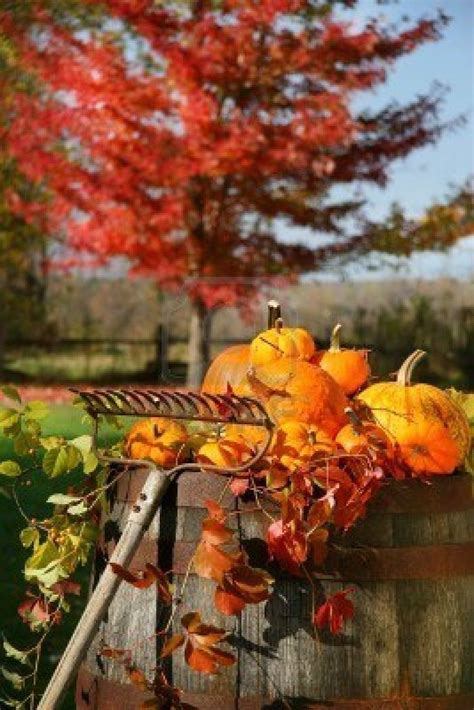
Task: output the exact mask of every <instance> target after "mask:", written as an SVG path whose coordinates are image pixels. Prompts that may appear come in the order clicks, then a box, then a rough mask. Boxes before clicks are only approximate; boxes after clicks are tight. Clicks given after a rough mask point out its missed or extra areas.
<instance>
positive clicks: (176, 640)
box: [160, 634, 184, 658]
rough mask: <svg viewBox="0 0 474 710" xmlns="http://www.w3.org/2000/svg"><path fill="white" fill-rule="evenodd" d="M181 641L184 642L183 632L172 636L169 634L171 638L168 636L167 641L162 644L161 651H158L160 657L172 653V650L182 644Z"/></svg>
mask: <svg viewBox="0 0 474 710" xmlns="http://www.w3.org/2000/svg"><path fill="white" fill-rule="evenodd" d="M183 643H184V636H183V634H174V636H171V638H169V639H168V641H167V642H166V643H165V645H164V646H163V648H162V650H161V653H160V658H166V657H167V656H170V655H171V654H172V653H174V651H176V649H177V648H179V647H180V646H182V645H183Z"/></svg>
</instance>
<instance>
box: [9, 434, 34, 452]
mask: <svg viewBox="0 0 474 710" xmlns="http://www.w3.org/2000/svg"><path fill="white" fill-rule="evenodd" d="M36 441H37V439H36V438H35V437H34V436H31V434H28V432H25V431H20V433H19V434H17V436H15V439H14V442H13V448H14V449H15V453H16V454H18V456H26V455H27V454H30V453H31V451H32V449H34V448H35V447H36Z"/></svg>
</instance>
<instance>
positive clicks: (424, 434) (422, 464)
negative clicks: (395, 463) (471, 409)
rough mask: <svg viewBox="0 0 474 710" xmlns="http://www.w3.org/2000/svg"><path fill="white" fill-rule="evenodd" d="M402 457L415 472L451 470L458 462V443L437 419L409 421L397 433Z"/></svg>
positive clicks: (443, 471) (447, 471)
mask: <svg viewBox="0 0 474 710" xmlns="http://www.w3.org/2000/svg"><path fill="white" fill-rule="evenodd" d="M397 439H398V446H399V452H400V458H401V459H402V461H403V462H404V463H405V464H406V465H407V466H408V467H409V468H410V469H411V470H412V471H414V472H415V473H420V474H429V473H430V474H434V473H437V474H449V473H452V472H453V471H454V469H455V468H456V466H458V465H459V462H460V457H459V446H458V444H457V443H456V442H455V441H454V440H453V438H452V436H451V434H450V433H449V431H448V430H447V428H446V427H445V426H443V425H442V424H440V423H438V422H436V421H432V420H431V421H429V420H428V421H419V422H415V423H414V424H407V425H405V427H404V428H401V429H400V430H399V431H398V434H397Z"/></svg>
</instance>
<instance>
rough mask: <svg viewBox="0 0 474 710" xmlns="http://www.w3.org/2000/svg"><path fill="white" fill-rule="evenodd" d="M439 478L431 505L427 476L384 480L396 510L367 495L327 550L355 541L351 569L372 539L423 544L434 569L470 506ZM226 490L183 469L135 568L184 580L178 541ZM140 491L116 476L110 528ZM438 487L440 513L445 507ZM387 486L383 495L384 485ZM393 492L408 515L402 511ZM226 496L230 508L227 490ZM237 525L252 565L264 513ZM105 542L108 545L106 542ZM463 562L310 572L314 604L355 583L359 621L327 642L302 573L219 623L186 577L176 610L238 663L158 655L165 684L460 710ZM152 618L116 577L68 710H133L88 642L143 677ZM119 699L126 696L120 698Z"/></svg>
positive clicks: (472, 692) (209, 599)
mask: <svg viewBox="0 0 474 710" xmlns="http://www.w3.org/2000/svg"><path fill="white" fill-rule="evenodd" d="M134 475H135V476H137V474H134ZM451 482H452V486H453V490H454V488H455V487H456V486H457V487H459V486H461V487H463V486H465V488H464V490H465V491H466V492H467V493H469V491H470V490H471V487H470V484H469V483H468V479H463V481H460V480H459V477H453V478H452V479H451ZM449 483H450V481H449V479H443V480H441V479H440V481H439V482H438V481H434V482H433V484H432V485H433V486H438V485H439V486H440V487H441V488H440V490H441V491H442V492H441V493H440V491H437V492H436V493H433V491H431V492H430V495H428V496H427V499H429V500H430V501H431V503H430V504H429V505H431V506H432V507H433V510H434V511H435V512H422V511H421V510H420V500H422V494H423V489H422V488H420V486H423V485H424V484H419V483H418V482H413V483H410V484H407V483H403V484H402V486H403V487H404V488H406V487H407V486H408V490H407V491H402V495H401V496H400V489H399V488H397V486H398V485H399V484H397V483H394V484H393V491H392V492H393V496H394V500H395V502H394V503H393V505H391V504H390V505H386V506H385V508H384V507H383V506H382V505H381V504H380V503H377V504H376V505H375V506H373V509H372V511H371V512H369V514H368V516H367V517H366V519H365V520H363V521H361V522H360V523H359V524H358V525H356V526H355V527H354V529H353V530H351V531H350V532H349V533H347V534H346V535H344V536H342V537H341V538H339V539H338V540H337V545H339V546H342V547H344V546H346V547H349V548H351V549H352V550H354V549H356V550H357V549H360V550H361V552H362V553H363V554H361V558H360V559H361V562H360V564H361V569H362V568H363V566H364V564H365V563H364V554H365V553H366V552H370V550H371V548H372V547H376V548H378V554H380V555H383V550H384V548H387V554H388V550H389V549H390V548H392V549H395V550H401V551H403V550H407V551H410V550H412V549H413V548H423V549H424V548H426V559H427V560H431V562H430V564H431V563H432V564H431V568H432V569H436V564H434V562H433V560H434V558H435V556H436V555H435V553H436V548H438V553H436V554H439V549H440V548H441V549H442V551H444V552H445V551H446V546H447V545H448V546H451V547H450V548H447V549H452V550H455V549H457V548H458V546H459V545H466V544H467V543H469V542H471V541H472V540H473V539H474V515H473V508H472V497H471V505H470V506H469V505H468V503H467V502H466V500H465V499H464V498H463V497H462V496H458V505H457V506H456V505H454V504H453V502H452V501H451V500H450V498H449V491H450V485H449ZM223 485H224V481H223V480H221V479H218V478H216V477H210V476H208V475H206V474H185V475H184V476H183V477H182V479H181V480H180V482H179V484H178V486H177V488H174V489H172V490H170V491H169V492H168V494H167V497H166V499H165V505H164V507H163V508H162V510H161V511H160V513H159V514H158V515H157V516H156V518H155V520H154V521H153V525H152V528H151V529H150V530H149V532H148V533H147V539H146V540H145V541H144V543H143V545H142V546H141V547H140V549H139V550H138V552H137V555H136V557H135V559H134V562H133V563H132V565H133V564H135V565H136V566H137V567H142V566H143V564H144V562H145V561H149V562H154V563H157V562H159V563H160V564H161V566H165V567H166V566H168V567H170V568H171V567H172V568H173V569H177V570H179V572H180V573H179V574H176V575H175V576H174V580H173V581H174V582H175V584H177V585H180V583H181V582H182V579H183V572H184V569H185V566H186V554H189V552H188V553H187V552H186V550H188V551H189V550H191V549H192V547H193V544H194V543H195V542H196V540H197V539H198V538H199V535H200V531H201V521H202V519H203V517H204V516H205V515H206V511H205V509H204V501H205V500H206V499H207V498H209V497H214V498H215V497H217V496H218V495H219V491H220V490H221V489H222V487H223ZM139 486H140V480H139V478H135V479H134V480H129V481H128V483H126V481H125V479H123V480H122V483H121V488H120V490H119V492H118V498H117V501H116V503H115V506H114V508H113V512H112V519H113V522H111V523H109V533H110V530H112V529H113V527H114V525H117V526H118V527H120V522H121V520H122V518H123V517H124V516H125V514H126V510H127V508H128V506H129V505H130V501H133V500H134V494H135V491H136V490H138V488H139ZM410 486H411V487H412V490H413V498H417V499H418V503H417V504H416V505H415V506H413V505H410V495H409V487H410ZM126 488H127V490H126ZM443 492H444V494H445V495H446V501H447V504H446V508H447V509H448V512H443V511H442V507H443V506H442V498H443ZM383 495H384V496H385V498H386V501H387V500H388V501H389V500H390V487H389V488H388V489H387V490H386V491H384V494H383ZM454 497H455V496H454ZM403 499H405V500H406V510H408V511H409V512H403V511H404V507H403ZM224 502H225V503H227V504H229V505H233V504H234V503H233V499H231V498H227V499H226V500H225V501H224ZM428 507H429V506H428ZM456 508H457V509H456ZM234 524H235V525H236V526H237V528H236V530H237V533H238V535H239V537H240V539H241V541H242V544H243V545H244V546H245V547H246V549H247V551H248V553H249V555H250V558H251V561H253V562H254V563H259V562H260V561H261V555H262V549H263V547H264V546H263V545H262V543H261V542H259V541H261V539H262V537H263V535H264V532H265V526H266V525H267V524H268V523H267V521H266V520H265V518H264V516H261V515H260V514H259V513H252V512H247V513H245V514H244V515H242V516H240V522H239V523H237V517H236V516H235V518H234ZM106 532H107V531H106ZM175 541H176V543H175ZM107 547H108V549H109V550H111V549H112V548H113V540H109V542H108V543H107ZM390 554H392V553H390ZM443 554H444V553H443ZM401 559H402V556H401ZM443 560H444V562H443ZM435 561H436V560H435ZM448 562H449V560H448ZM439 564H441V565H443V564H444V565H445V567H446V559H445V557H443V556H441V557H440V560H439ZM425 567H426V569H429V568H430V565H428V564H425ZM465 568H466V570H467V572H466V573H462V574H460V571H459V568H458V567H456V566H455V567H454V568H453V567H452V565H447V568H446V569H441V568H439V571H440V574H439V577H438V576H437V577H436V578H424V579H411V578H408V579H407V578H405V577H407V576H408V577H410V574H411V575H412V576H413V572H412V573H410V571H409V570H405V571H404V569H403V568H402V567H401V563H400V569H399V571H398V573H397V578H396V579H377V578H371V579H370V580H366V581H360V580H359V581H356V582H355V581H353V580H352V579H336V577H335V576H333V577H328V578H327V579H321V580H318V582H317V593H318V595H319V596H320V599H321V600H322V599H323V598H324V594H331V593H333V592H335V591H338V590H340V589H342V588H344V587H347V586H351V587H354V601H355V605H356V615H355V619H354V621H353V622H352V623H350V624H349V625H348V626H347V629H346V630H345V632H344V633H343V634H341V635H340V636H337V637H333V636H331V635H330V634H329V633H328V632H326V631H323V632H318V633H316V634H315V632H314V629H313V627H312V625H311V620H310V615H311V592H310V589H309V588H308V586H307V584H306V583H305V582H304V581H303V580H298V579H294V578H288V577H285V576H284V575H282V574H278V573H277V583H276V586H275V592H274V594H273V595H272V597H271V598H270V600H269V601H268V602H267V603H266V604H259V605H249V606H247V607H246V609H245V611H244V612H243V613H242V615H241V617H240V618H234V617H231V618H227V617H223V616H222V615H221V614H219V613H218V612H217V611H216V610H215V608H214V604H213V594H212V591H213V587H214V585H213V584H212V583H211V582H208V581H206V580H202V579H200V578H198V577H196V576H195V575H191V576H190V577H189V580H188V584H187V587H186V594H185V600H184V604H183V608H182V612H181V613H185V612H187V611H189V610H192V609H197V610H199V611H200V612H201V613H202V616H203V618H205V620H206V621H209V622H213V623H217V624H218V625H221V626H224V627H225V628H227V629H228V630H229V631H230V632H231V634H232V636H231V639H230V640H231V643H232V646H233V647H234V648H235V649H237V651H236V652H237V656H238V663H237V664H236V665H235V666H234V667H232V668H229V669H226V670H224V671H223V672H222V673H221V674H220V675H219V676H217V677H209V676H204V675H201V674H197V673H194V672H193V671H191V670H190V669H189V668H188V667H187V666H186V665H185V664H184V662H183V660H182V655H181V652H179V651H178V652H177V653H176V654H175V655H174V656H173V658H172V659H170V661H169V663H168V666H169V668H168V670H169V671H170V674H171V679H172V682H173V684H175V685H177V686H178V687H181V688H183V689H184V690H185V691H186V695H185V699H187V700H188V701H189V702H193V703H194V704H195V705H197V706H198V707H199V708H205V710H212V708H216V710H217V708H218V709H219V710H227V708H229V710H230V709H231V708H232V709H235V708H237V707H238V708H240V709H241V710H242V709H244V708H249V710H250V708H263V707H270V706H271V707H274V708H277V707H285V705H284V704H281V703H282V702H283V700H282V699H283V698H284V699H285V702H287V703H290V706H291V707H305V708H306V707H307V708H311V707H313V708H318V707H321V708H322V707H333V708H340V710H343V709H344V710H350V709H351V708H354V709H355V708H359V707H360V708H361V710H363V708H366V710H385V709H387V710H392V708H393V710H395V708H396V709H397V710H398V709H401V708H403V709H405V708H410V710H412V708H413V710H425V708H426V710H430V708H433V710H448V709H451V710H470V708H471V707H474V673H473V669H474V648H473V646H474V644H473V639H474V614H473V613H472V612H473V611H474V585H473V577H472V576H471V575H470V573H469V571H470V570H472V563H471V562H470V561H468V562H466V564H465ZM381 569H382V567H381ZM356 576H357V575H356ZM162 613H163V610H162V608H161V607H160V605H159V603H157V600H156V594H155V592H154V591H153V590H147V591H145V592H143V591H140V590H136V589H134V588H132V587H129V586H127V585H122V586H121V588H120V589H119V592H118V595H117V597H116V599H115V600H114V602H113V603H112V606H111V608H110V611H109V614H108V618H107V619H106V621H105V622H104V623H103V624H102V627H101V630H100V633H99V634H98V636H97V638H96V640H95V642H94V644H93V645H92V647H91V649H90V652H89V654H88V658H87V662H86V664H85V667H84V669H83V671H82V673H81V674H80V677H79V681H78V691H77V703H78V708H82V709H84V710H85V709H86V708H97V709H98V710H108V708H109V707H110V708H113V707H119V705H118V704H116V705H115V706H114V702H117V698H120V707H121V708H122V710H127V709H128V708H130V710H131V709H132V708H134V707H137V705H136V697H137V696H136V695H134V691H131V690H129V689H128V686H126V685H125V683H126V680H127V679H126V677H125V675H124V673H123V671H122V670H121V669H120V667H118V666H117V665H116V664H113V663H112V662H109V661H106V660H103V659H102V660H100V661H99V662H98V660H97V655H96V654H97V650H98V648H99V645H100V643H103V642H105V643H107V644H109V645H111V646H113V647H120V648H132V650H133V658H134V660H135V661H136V663H137V665H138V666H139V667H140V668H143V669H145V670H146V672H147V673H148V674H149V676H150V678H151V677H152V676H153V670H154V668H155V667H156V663H157V649H156V647H155V644H154V643H153V634H154V633H155V630H156V628H157V627H159V626H160V623H161V622H160V616H161V615H162ZM181 613H180V614H179V615H178V618H177V619H176V622H175V631H177V630H179V616H180V615H181ZM124 693H125V694H124ZM125 697H126V698H128V699H127V701H126V703H129V704H124V698H125ZM114 698H115V700H114ZM132 698H134V699H133V700H132ZM279 703H280V704H279Z"/></svg>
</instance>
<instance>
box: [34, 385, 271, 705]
mask: <svg viewBox="0 0 474 710" xmlns="http://www.w3.org/2000/svg"><path fill="white" fill-rule="evenodd" d="M73 392H75V394H77V395H79V397H80V398H81V399H82V400H83V402H84V403H85V407H86V410H87V412H88V413H89V415H90V416H91V417H92V419H93V422H94V426H93V446H94V450H95V452H96V454H97V456H98V458H99V460H100V461H101V462H102V463H104V464H106V465H109V464H120V465H127V466H133V467H137V468H140V469H144V468H145V469H148V471H149V474H148V477H147V479H146V482H145V484H144V486H143V488H142V490H141V492H140V494H139V495H138V498H137V500H136V503H135V505H134V506H132V508H131V512H130V514H129V517H128V519H127V522H126V524H125V527H124V529H123V532H122V534H121V536H120V539H119V540H118V542H117V546H116V547H115V550H114V552H113V554H112V556H111V557H110V560H109V562H111V563H116V564H118V565H120V566H122V567H125V568H127V567H128V565H129V564H130V562H131V561H132V558H133V556H134V554H135V552H136V551H137V548H138V546H139V544H140V542H141V540H142V538H143V536H144V534H145V531H146V529H147V528H148V526H149V525H150V523H151V521H152V519H153V518H154V516H155V514H156V512H157V510H158V507H159V505H160V503H161V501H162V499H163V496H164V495H165V493H166V490H167V488H168V486H169V485H170V483H171V482H172V481H175V480H176V479H177V478H178V477H179V475H180V474H181V473H182V472H184V471H190V470H191V471H196V472H198V471H202V470H205V471H210V472H214V473H216V474H221V475H227V476H239V475H240V476H242V475H245V474H246V472H248V470H249V469H251V468H252V467H253V466H255V464H256V463H258V461H259V460H260V459H261V458H262V457H263V456H264V454H265V452H266V450H267V449H268V446H269V444H270V440H271V437H272V430H273V426H274V425H273V422H272V420H271V419H270V418H269V417H268V414H267V412H266V411H265V409H264V407H263V406H262V404H260V402H258V401H257V400H255V399H253V398H250V397H239V396H237V395H234V394H228V395H216V394H205V393H200V394H196V393H195V392H189V391H186V392H182V391H180V392H177V391H174V392H170V391H167V390H152V389H146V390H145V389H126V390H122V389H102V390H89V391H86V390H73ZM101 415H112V416H128V417H167V418H172V419H183V420H187V421H190V422H193V421H194V422H207V423H210V424H236V425H242V426H254V427H261V428H264V429H265V430H266V437H265V440H264V441H263V442H262V443H261V445H259V447H258V449H257V450H256V451H255V454H254V456H253V457H252V458H250V459H249V460H248V461H246V462H245V463H244V464H242V465H241V466H238V467H235V468H229V469H225V470H224V469H222V468H220V467H218V466H213V465H207V464H197V463H184V464H180V465H178V466H176V467H175V468H172V469H167V470H163V469H159V468H158V467H157V466H156V465H155V464H154V463H152V462H150V461H148V460H136V459H133V460H132V459H127V458H112V457H109V456H103V455H101V454H100V453H99V452H98V450H97V436H98V430H99V421H100V417H101ZM120 583H121V579H120V577H118V575H116V574H115V573H114V572H113V571H112V567H111V566H110V564H109V565H107V567H106V569H105V571H104V573H103V574H102V576H101V578H100V580H99V582H98V584H97V586H96V588H95V590H94V592H93V593H92V596H91V597H90V599H89V602H88V604H87V606H86V609H85V611H84V613H83V615H82V617H81V619H80V621H79V623H78V625H77V627H76V630H75V631H74V633H73V635H72V637H71V639H70V641H69V643H68V645H67V647H66V650H65V651H64V654H63V656H62V657H61V659H60V661H59V663H58V665H57V667H56V670H55V671H54V674H53V676H52V677H51V680H50V682H49V684H48V687H47V688H46V691H45V693H44V695H43V697H42V699H41V702H40V704H39V705H38V710H56V708H59V707H60V705H61V701H62V699H63V697H64V694H65V692H66V690H67V689H68V687H69V685H70V684H71V682H72V681H73V679H74V677H75V676H76V673H77V671H78V670H79V666H80V664H81V662H82V660H83V659H84V657H85V655H86V653H87V650H88V648H89V646H90V644H91V642H92V640H93V638H94V636H95V634H96V633H97V631H98V629H99V626H100V623H101V621H102V619H103V618H104V616H105V614H106V612H107V610H108V608H109V606H110V604H111V602H112V600H113V598H114V596H115V594H116V592H117V589H118V587H119V585H120Z"/></svg>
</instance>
